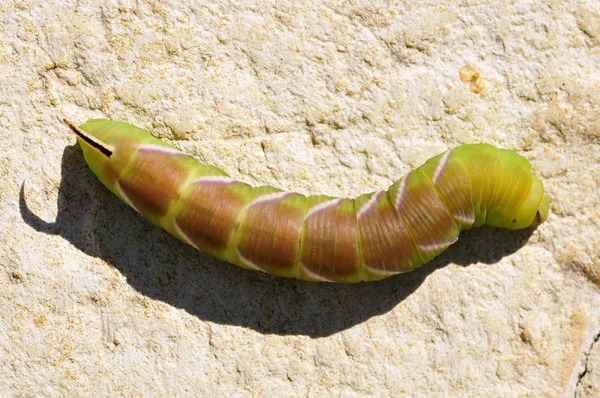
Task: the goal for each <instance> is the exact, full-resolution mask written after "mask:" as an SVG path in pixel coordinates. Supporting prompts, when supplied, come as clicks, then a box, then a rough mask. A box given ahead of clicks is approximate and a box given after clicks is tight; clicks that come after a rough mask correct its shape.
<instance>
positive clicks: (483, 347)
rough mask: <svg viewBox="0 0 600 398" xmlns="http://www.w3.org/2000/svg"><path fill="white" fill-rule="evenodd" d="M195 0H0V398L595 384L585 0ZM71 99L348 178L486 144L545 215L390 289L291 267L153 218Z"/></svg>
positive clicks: (591, 392) (597, 110)
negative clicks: (323, 280)
mask: <svg viewBox="0 0 600 398" xmlns="http://www.w3.org/2000/svg"><path fill="white" fill-rule="evenodd" d="M203 3H207V2H179V1H161V2H141V1H134V0H103V1H91V0H81V1H78V2H67V1H64V0H48V1H35V0H29V1H26V0H23V1H10V0H8V1H7V0H0V6H1V10H2V11H0V26H1V29H0V32H1V33H0V77H1V78H2V79H1V81H2V83H1V84H0V93H1V96H0V98H1V100H0V126H1V129H0V153H1V154H2V156H1V157H0V172H1V175H2V178H0V211H1V214H2V218H0V292H1V293H0V333H1V335H2V336H3V337H4V338H3V339H2V340H1V343H0V344H1V349H0V363H1V365H0V385H1V386H3V393H4V394H7V395H9V396H10V395H15V396H16V395H19V394H21V395H22V396H65V395H71V396H103V395H111V396H119V395H121V396H132V395H145V396H200V395H206V396H208V395H220V396H236V397H244V396H276V395H277V396H310V397H322V396H336V397H338V396H343V397H354V396H356V397H358V396H361V397H362V396H374V397H392V396H408V395H410V396H550V397H552V396H556V397H558V396H572V395H573V394H577V396H581V397H591V396H597V395H598V394H599V390H600V378H599V376H598V374H599V371H598V367H599V366H600V365H599V359H598V358H599V357H600V356H599V354H598V353H599V350H598V344H596V345H594V344H593V343H594V341H596V340H597V336H598V333H599V331H600V293H599V286H600V232H599V231H600V221H599V220H600V192H599V190H598V187H599V186H600V145H599V141H598V138H599V137H600V72H599V70H598V65H600V44H599V38H600V22H599V21H600V18H599V15H600V9H599V6H598V2H597V1H595V0H587V1H575V0H571V1H560V2H559V1H554V2H550V3H548V2H546V1H542V0H533V1H530V2H525V3H523V2H520V3H519V2H518V3H515V4H512V5H508V4H504V3H498V2H493V1H487V0H484V1H480V2H476V4H475V3H473V4H472V5H470V3H469V4H467V3H464V2H454V3H453V2H445V4H444V5H440V3H439V2H437V1H426V2H418V5H415V4H417V3H415V2H394V3H393V5H391V4H390V3H389V2H384V1H375V2H373V1H365V2H362V3H361V2H346V1H332V2H327V3H321V2H317V1H300V2H298V1H287V0H279V1H269V2H254V3H252V2H233V3H232V2H224V1H215V2H209V3H208V4H203ZM459 3H460V4H459ZM75 4H76V5H75ZM464 65H472V66H473V68H474V69H475V70H476V71H477V72H478V73H479V75H480V77H481V78H482V79H484V81H485V89H484V90H483V91H482V92H481V93H479V94H474V93H473V92H471V90H470V88H469V84H465V83H463V82H461V79H460V75H459V71H460V69H461V68H462V67H463V66H464ZM63 117H66V118H68V119H70V120H72V121H74V122H76V123H82V122H84V121H85V120H86V119H87V118H92V117H109V118H112V119H118V120H125V121H128V122H130V123H133V124H136V125H139V126H143V127H146V128H148V129H149V130H151V131H152V132H153V133H155V134H156V135H157V136H159V137H161V138H163V139H165V140H167V141H170V142H172V143H173V144H174V145H176V146H178V147H180V148H181V149H183V150H185V151H188V152H190V153H192V154H194V155H195V156H196V157H198V158H199V159H200V160H201V161H203V162H207V163H211V164H215V165H217V166H220V167H222V168H224V169H225V170H226V171H227V172H229V173H230V174H232V175H233V176H234V177H236V178H239V179H241V180H244V181H247V182H251V183H255V184H256V183H263V184H271V185H275V186H278V187H280V188H284V189H293V190H297V191H300V192H303V193H324V194H331V195H346V196H355V195H357V194H360V193H363V192H366V191H370V190H375V189H381V188H385V187H387V186H388V185H389V184H390V183H392V182H393V181H395V180H396V179H398V178H399V177H400V176H402V175H403V174H404V173H406V172H407V171H409V170H410V169H412V168H414V167H417V166H419V165H420V164H421V163H422V162H423V161H425V160H426V159H428V158H429V157H431V156H433V155H435V154H437V153H439V152H441V151H443V150H445V149H447V148H449V147H452V146H456V145H459V144H462V143H468V142H489V143H493V144H496V145H499V146H502V147H507V148H510V149H514V150H517V151H519V152H520V153H522V154H523V155H524V156H526V157H527V158H528V159H529V160H530V161H531V162H532V164H533V167H534V169H535V170H537V171H538V173H539V174H540V175H541V177H542V179H543V181H544V184H545V186H546V189H547V190H548V192H549V194H550V196H551V197H552V204H551V214H550V217H549V219H548V221H547V222H546V223H545V224H543V225H542V226H540V227H539V228H538V229H537V230H536V231H535V232H533V234H532V235H531V237H530V238H529V240H528V241H527V242H526V243H524V242H523V241H524V239H525V237H526V234H525V233H521V232H507V231H495V230H489V229H488V230H485V229H484V230H478V231H472V232H469V233H466V234H464V236H463V237H462V238H461V240H460V241H459V242H458V243H457V245H456V246H455V247H452V248H451V249H450V250H449V251H448V252H447V253H446V254H444V255H443V256H442V257H441V258H439V259H436V260H434V262H433V263H432V264H430V265H426V266H424V267H423V268H421V269H419V270H417V271H415V272H413V273H411V274H406V275H402V276H398V277H395V278H391V279H388V280H385V281H382V282H379V283H371V284H359V285H356V286H334V285H322V284H308V283H304V282H297V281H289V280H280V279H275V278H271V277H269V276H266V275H263V274H259V273H252V272H249V271H244V270H242V269H239V268H236V267H234V266H230V265H228V264H225V263H222V262H218V261H216V260H213V259H212V258H209V257H208V256H207V255H204V254H202V253H199V252H197V251H195V250H193V249H192V248H189V247H187V246H185V245H183V244H182V243H180V242H179V241H177V240H176V239H174V238H172V237H170V236H169V235H167V234H166V233H164V232H163V231H161V230H159V229H157V228H155V227H153V226H151V225H150V224H149V223H147V222H145V221H143V220H141V219H140V218H139V216H138V215H137V214H136V213H135V212H134V211H132V210H131V209H129V208H127V207H126V205H124V204H123V203H121V202H119V201H118V199H117V198H115V197H113V196H112V195H111V194H110V193H108V192H107V191H106V190H105V189H104V188H103V187H102V186H101V185H100V184H99V183H98V181H97V180H96V179H95V178H94V176H93V175H92V173H91V172H90V171H89V170H88V169H87V166H86V165H85V163H84V162H83V160H82V156H81V152H80V151H79V149H78V148H76V147H74V146H73V145H74V142H75V140H74V138H73V137H72V136H71V135H70V133H69V132H68V130H67V129H66V128H65V127H64V126H63V125H62V124H61V122H60V119H61V118H63ZM23 183H24V184H25V185H24V188H23V200H21V199H20V198H19V193H20V189H21V185H22V184H23ZM55 220H56V222H55Z"/></svg>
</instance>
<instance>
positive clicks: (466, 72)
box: [458, 64, 485, 94]
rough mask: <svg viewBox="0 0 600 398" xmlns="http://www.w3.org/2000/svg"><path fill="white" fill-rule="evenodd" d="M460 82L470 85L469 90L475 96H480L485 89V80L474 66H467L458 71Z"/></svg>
mask: <svg viewBox="0 0 600 398" xmlns="http://www.w3.org/2000/svg"><path fill="white" fill-rule="evenodd" d="M458 75H459V76H460V81H462V82H463V83H470V85H469V89H470V90H471V92H472V93H474V94H479V93H481V92H482V91H483V89H484V88H485V79H484V78H482V77H481V75H480V74H479V72H478V71H477V69H475V67H473V66H472V65H468V64H467V65H465V66H463V67H462V68H460V70H459V71H458Z"/></svg>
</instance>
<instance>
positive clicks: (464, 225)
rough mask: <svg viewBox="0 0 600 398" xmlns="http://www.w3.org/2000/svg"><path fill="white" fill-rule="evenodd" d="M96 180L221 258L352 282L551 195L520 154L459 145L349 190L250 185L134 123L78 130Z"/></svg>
mask: <svg viewBox="0 0 600 398" xmlns="http://www.w3.org/2000/svg"><path fill="white" fill-rule="evenodd" d="M65 123H66V124H67V126H68V127H69V128H70V129H71V130H72V131H73V132H74V133H75V134H76V135H77V140H78V142H79V144H80V146H81V149H82V150H83V155H84V158H85V160H86V162H87V164H88V165H89V167H90V168H91V170H92V171H93V172H94V174H96V176H97V177H98V179H99V180H100V181H101V182H102V184H104V185H105V186H106V188H108V189H109V190H110V191H112V192H113V193H114V194H115V195H117V196H118V197H119V198H120V199H122V200H123V201H125V202H126V203H127V204H128V205H130V206H131V207H132V208H133V209H134V210H135V211H137V212H138V213H140V214H141V215H142V216H143V217H145V218H146V219H148V220H149V221H150V222H152V223H154V224H156V225H158V226H160V227H162V228H164V229H165V230H167V231H168V232H169V233H171V234H172V235H174V236H176V237H177V238H179V239H180V240H182V241H184V242H186V243H188V244H190V245H192V246H194V247H195V248H197V249H200V250H202V251H204V252H206V253H209V254H211V255H213V256H214V257H217V258H218V259H221V260H225V261H228V262H230V263H233V264H236V265H238V266H241V267H243V268H248V269H253V270H260V271H264V272H267V273H269V274H272V275H276V276H281V277H287V278H299V279H304V280H307V281H327V282H340V283H354V282H359V281H371V280H378V279H382V278H386V277H389V276H391V275H395V274H398V273H402V272H408V271H412V270H414V269H415V268H417V267H419V266H421V265H422V264H424V263H426V262H428V261H430V260H431V259H433V258H434V257H436V256H437V255H439V254H440V253H441V252H443V251H444V250H446V249H447V248H448V247H449V246H450V245H451V244H453V243H454V242H455V241H456V240H457V239H458V235H459V233H460V231H462V230H465V229H469V228H473V227H479V226H482V225H484V224H485V225H489V226H493V227H503V228H508V229H521V228H526V227H528V226H530V225H532V224H539V223H541V222H544V221H545V220H546V218H547V216H548V211H549V202H550V199H549V197H548V195H547V194H546V193H545V192H544V188H543V184H542V182H541V181H540V180H539V179H538V178H537V177H535V176H534V175H533V174H532V171H531V165H530V164H529V162H528V161H527V160H526V159H525V158H523V157H522V156H520V155H518V154H517V153H516V152H513V151H510V150H506V149H499V148H496V147H494V146H492V145H488V144H467V145H462V146H459V147H456V148H454V149H451V150H448V151H446V152H444V153H442V154H440V155H437V156H434V157H433V158H431V159H429V160H427V161H426V162H425V164H423V165H422V166H421V167H419V168H417V169H416V170H414V171H412V172H410V173H408V174H407V175H405V176H404V177H402V178H401V179H400V180H398V181H397V182H395V183H394V184H392V185H391V186H390V187H389V189H388V190H387V191H385V190H380V191H376V192H371V193H367V194H363V195H360V196H358V197H356V198H354V199H348V198H336V197H331V196H325V195H311V196H305V195H302V194H299V193H294V192H285V191H282V190H280V189H277V188H274V187H272V186H267V185H263V186H257V187H252V186H250V185H248V184H245V183H243V182H240V181H237V180H235V179H233V178H231V177H230V176H229V175H228V174H227V173H225V172H224V171H223V170H221V169H219V168H218V167H215V166H210V165H205V164H201V163H199V162H198V161H197V160H196V159H194V158H193V157H191V156H189V155H187V154H185V153H183V152H181V151H180V150H178V149H177V148H175V147H173V146H171V145H168V144H167V143H165V142H163V141H161V140H159V139H157V138H155V137H153V136H152V135H151V134H150V133H149V132H147V131H145V130H142V129H140V128H138V127H135V126H133V125H130V124H127V123H122V122H116V121H111V120H107V119H91V120H88V121H87V122H86V123H85V124H83V125H81V126H79V127H75V126H74V125H73V124H72V123H70V122H68V121H67V120H65Z"/></svg>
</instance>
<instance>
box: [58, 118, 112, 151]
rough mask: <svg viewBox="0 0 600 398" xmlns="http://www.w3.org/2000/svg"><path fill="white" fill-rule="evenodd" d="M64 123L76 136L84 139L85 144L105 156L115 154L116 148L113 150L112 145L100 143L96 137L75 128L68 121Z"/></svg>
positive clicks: (64, 120) (65, 120)
mask: <svg viewBox="0 0 600 398" xmlns="http://www.w3.org/2000/svg"><path fill="white" fill-rule="evenodd" d="M63 123H64V124H66V125H67V127H69V128H70V129H71V131H72V132H73V133H75V135H76V136H77V137H79V138H80V139H82V140H83V141H84V142H85V143H87V144H88V145H89V146H91V147H92V148H95V149H97V150H98V151H99V152H100V153H102V154H103V155H104V156H106V157H110V156H111V155H112V154H113V152H114V151H115V148H113V147H112V146H111V145H108V144H106V143H104V142H102V141H100V140H99V139H97V138H96V137H94V136H92V135H90V134H88V133H86V132H85V131H82V130H80V129H79V128H77V127H75V125H74V124H73V123H71V122H70V121H68V120H67V119H63Z"/></svg>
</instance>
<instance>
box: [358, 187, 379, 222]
mask: <svg viewBox="0 0 600 398" xmlns="http://www.w3.org/2000/svg"><path fill="white" fill-rule="evenodd" d="M384 193H385V191H377V192H376V193H374V194H373V196H371V197H370V198H369V200H368V201H367V202H366V203H365V204H364V205H362V207H361V208H360V209H359V210H358V212H357V213H356V219H357V220H360V219H361V218H362V217H363V216H364V215H365V214H367V212H369V211H371V210H372V209H373V208H375V207H376V206H377V201H378V200H379V198H380V197H381V195H382V194H384Z"/></svg>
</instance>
